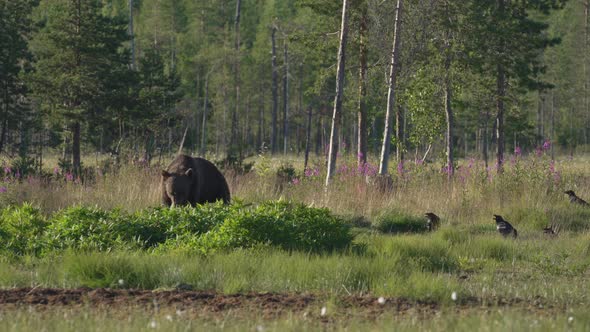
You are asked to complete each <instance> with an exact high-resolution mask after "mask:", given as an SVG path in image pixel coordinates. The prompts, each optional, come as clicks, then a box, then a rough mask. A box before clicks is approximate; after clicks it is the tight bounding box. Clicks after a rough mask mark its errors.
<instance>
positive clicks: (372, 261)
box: [0, 155, 590, 331]
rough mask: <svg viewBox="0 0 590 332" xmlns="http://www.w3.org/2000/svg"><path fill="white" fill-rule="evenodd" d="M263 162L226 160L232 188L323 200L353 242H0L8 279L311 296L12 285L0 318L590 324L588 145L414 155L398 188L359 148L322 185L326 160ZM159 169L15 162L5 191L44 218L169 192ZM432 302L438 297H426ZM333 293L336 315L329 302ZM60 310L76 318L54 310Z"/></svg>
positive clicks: (264, 324) (327, 324)
mask: <svg viewBox="0 0 590 332" xmlns="http://www.w3.org/2000/svg"><path fill="white" fill-rule="evenodd" d="M252 161H253V162H254V163H255V164H254V171H253V172H251V173H248V174H242V175H237V174H234V173H232V172H226V177H227V178H228V182H229V184H230V187H231V192H232V195H233V197H234V199H237V200H239V201H242V202H243V204H250V203H252V204H254V205H256V204H259V203H261V202H263V201H267V200H277V199H281V200H289V201H294V202H302V203H304V204H306V205H308V206H313V207H326V208H328V209H329V210H330V211H331V212H332V214H334V215H336V216H337V217H338V218H339V219H340V220H341V222H343V223H345V224H347V225H349V226H350V227H351V228H350V232H351V233H352V234H353V235H354V240H353V244H352V245H351V246H349V247H348V248H346V249H344V250H337V251H333V252H311V251H301V250H285V249H280V248H277V247H275V246H273V245H265V244H264V243H261V244H260V245H256V246H253V247H248V248H235V249H231V250H220V251H215V252H210V253H202V252H193V251H191V250H187V249H186V248H182V247H178V248H175V247H172V246H169V247H166V249H165V250H163V249H159V250H139V249H137V250H136V249H121V248H109V249H108V250H101V251H97V250H75V249H67V250H63V251H55V252H50V253H48V254H46V255H41V256H39V255H16V256H15V255H2V256H1V257H0V287H2V288H3V289H7V290H9V289H13V288H18V287H31V288H32V289H44V288H60V289H64V288H65V289H75V288H80V287H91V288H101V287H106V288H113V289H146V290H156V291H169V290H174V289H178V288H182V287H185V286H188V287H189V288H190V289H191V291H193V292H196V293H198V292H215V293H216V294H222V295H224V294H225V295H231V294H250V293H252V294H267V293H271V294H290V295H292V296H294V297H295V298H300V297H301V296H305V294H309V295H310V296H313V297H314V298H315V299H316V300H315V301H313V303H311V304H309V305H306V306H305V307H304V308H295V309H294V308H290V307H288V306H287V307H286V308H284V309H283V310H280V311H279V312H277V313H273V315H271V316H270V317H268V316H267V315H264V314H263V311H261V310H252V308H251V307H250V308H249V307H248V306H244V307H243V308H242V307H240V306H238V307H236V308H233V309H230V310H219V311H215V310H214V311H213V312H207V313H202V312H201V313H194V314H193V315H192V316H191V315H188V314H187V316H182V317H180V316H178V315H176V310H177V308H176V307H175V306H162V308H161V309H160V311H157V312H154V311H153V310H151V309H146V308H138V307H134V306H131V305H129V306H123V307H122V308H121V309H120V310H115V311H112V310H108V308H102V309H101V308H99V307H96V306H93V305H89V304H81V305H80V304H79V305H76V306H73V307H72V306H69V305H64V306H60V305H58V306H47V305H46V306H43V305H40V304H38V303H33V304H31V303H27V302H26V300H24V302H23V303H21V304H20V305H19V304H18V303H17V304H13V303H4V304H2V303H3V302H2V300H1V299H0V306H4V307H5V308H6V309H7V310H8V311H4V312H3V313H2V316H0V318H1V319H0V329H2V330H15V331H16V330H19V331H21V330H39V329H43V328H46V329H49V330H79V329H80V326H86V327H88V326H89V327H90V328H91V329H94V330H112V329H115V328H114V327H116V329H117V330H143V329H146V328H149V327H155V328H157V329H166V330H187V329H188V330H211V329H229V330H280V331H284V330H315V329H325V328H329V329H335V330H384V329H386V330H390V329H395V330H459V331H461V330H465V331H468V330H469V331H471V330H473V329H474V327H477V329H478V330H484V331H485V330H494V331H496V330H535V331H544V330H570V329H571V330H588V329H590V316H589V315H588V314H587V310H585V308H586V306H587V303H588V301H589V300H590V278H589V277H590V275H589V272H590V255H589V253H590V232H589V230H590V208H584V207H582V206H574V205H572V204H570V202H569V201H568V199H567V195H565V194H564V193H563V192H564V191H565V190H568V189H572V190H574V191H576V193H577V194H578V195H579V196H580V197H582V198H590V166H589V161H590V160H588V159H586V158H584V157H579V158H578V157H577V158H568V157H565V158H561V159H558V160H556V161H555V162H553V161H551V160H550V159H549V158H548V157H547V156H545V155H540V156H529V157H527V158H522V159H521V158H520V157H517V158H513V159H512V160H510V161H509V162H507V163H506V169H505V172H504V173H503V174H497V173H496V172H495V171H494V170H486V169H485V167H484V166H483V165H482V163H481V162H477V161H475V160H463V161H461V163H460V167H459V169H458V171H457V174H456V176H455V178H454V179H453V181H450V182H449V181H448V180H447V179H446V174H444V172H443V171H441V169H440V168H439V167H438V166H437V165H433V164H430V165H420V164H416V163H411V162H407V163H406V164H405V165H403V166H399V165H398V167H397V169H394V170H392V171H393V174H392V176H393V179H394V188H393V190H392V191H391V192H382V191H379V190H377V189H375V188H374V187H372V186H371V185H368V184H367V181H366V175H367V174H368V175H371V174H372V173H371V172H373V168H372V167H373V166H370V165H369V166H365V167H363V168H360V169H359V168H357V166H356V165H354V163H353V162H352V161H349V162H345V163H343V164H342V165H344V166H341V167H340V168H339V172H338V174H337V175H336V178H335V180H334V182H333V185H332V186H331V188H330V189H329V190H328V191H325V190H324V188H323V182H324V177H323V174H324V171H323V167H321V166H320V165H319V163H317V162H316V163H315V164H313V166H312V167H311V168H310V169H309V170H308V171H307V172H303V171H298V172H297V171H296V173H295V174H294V175H293V176H292V177H290V178H288V179H284V178H283V181H278V180H277V176H276V173H277V169H279V168H281V167H282V168H283V169H284V168H285V167H286V165H287V164H288V163H291V164H292V165H294V166H297V165H298V164H299V163H300V160H299V159H297V158H295V157H293V159H292V160H287V159H282V160H275V159H271V158H269V157H265V156H263V157H257V158H255V159H253V160H252ZM51 166H52V165H48V172H52V170H53V167H51ZM296 169H297V168H296ZM158 174H159V168H158V167H152V168H146V167H140V166H131V165H130V166H125V167H122V168H121V169H120V170H119V171H118V172H112V173H109V172H102V171H101V172H98V171H97V172H96V174H95V179H94V180H93V181H87V182H80V183H78V182H77V181H76V179H68V178H67V177H66V174H62V173H61V172H60V171H59V170H58V171H57V172H55V174H53V175H52V180H51V181H49V182H47V181H42V180H40V179H38V178H35V177H31V178H24V179H16V176H15V174H14V172H13V171H12V170H11V173H7V174H6V177H7V178H6V179H5V180H4V185H3V186H4V187H5V188H6V190H5V192H3V193H0V205H1V206H3V207H6V206H13V205H15V204H16V205H19V204H21V203H23V202H30V203H31V204H32V205H33V206H35V207H37V208H38V209H40V211H41V213H42V214H44V215H47V216H51V215H52V214H54V213H56V212H57V211H59V210H60V209H63V208H66V207H70V206H72V205H81V206H90V207H98V208H100V209H104V210H111V209H114V208H120V209H123V210H124V211H127V212H128V213H134V212H136V211H139V210H142V209H146V208H149V207H153V206H157V205H158V204H159V201H158V200H159V183H158V180H159V178H158ZM3 191H4V190H3ZM427 211H432V212H435V213H436V214H438V215H439V216H440V217H441V219H442V226H441V228H440V229H439V230H438V231H437V232H434V233H426V232H424V230H425V229H424V227H423V225H424V223H425V219H424V218H423V214H424V213H425V212H427ZM493 214H500V215H503V216H504V217H505V218H506V219H507V220H509V221H510V222H511V223H512V225H513V226H514V227H515V228H517V229H518V234H519V236H518V238H517V239H512V238H503V237H502V236H501V235H500V234H498V232H497V231H496V228H495V223H494V220H493V219H492V215H493ZM3 222H6V221H3ZM550 224H552V225H556V226H557V227H558V228H559V230H560V232H559V235H558V236H548V235H546V234H543V231H542V230H543V227H545V226H548V225H550ZM358 296H369V297H371V299H372V300H370V301H369V302H371V303H373V304H372V305H371V307H370V308H369V309H367V308H365V307H363V306H362V305H360V304H358V303H357V304H353V305H344V304H343V303H346V301H347V300H346V299H348V298H350V297H358ZM379 297H383V298H384V300H385V301H386V303H394V302H396V301H400V299H403V301H404V302H403V303H408V304H407V306H408V307H409V309H408V310H404V311H403V312H400V311H399V310H397V309H394V308H393V307H390V306H383V307H381V306H379V305H376V304H375V301H377V300H376V299H377V298H379ZM25 298H26V297H25ZM355 303H356V302H355ZM396 303H397V302H396ZM424 303H428V304H429V305H430V307H428V310H423V309H424V308H422V307H421V305H422V304H424ZM322 307H325V308H326V311H327V312H328V314H326V315H324V316H322V315H320V311H321V308H322ZM397 308H398V309H399V306H398V307H397ZM168 315H169V316H170V317H168ZM62 316H63V317H67V319H61V318H56V317H62ZM152 322H155V323H152Z"/></svg>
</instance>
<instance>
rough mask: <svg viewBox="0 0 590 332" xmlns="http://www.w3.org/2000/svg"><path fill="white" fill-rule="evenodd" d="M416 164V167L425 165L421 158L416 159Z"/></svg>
mask: <svg viewBox="0 0 590 332" xmlns="http://www.w3.org/2000/svg"><path fill="white" fill-rule="evenodd" d="M414 163H415V164H416V166H422V165H424V160H422V159H420V158H416V160H415V161H414Z"/></svg>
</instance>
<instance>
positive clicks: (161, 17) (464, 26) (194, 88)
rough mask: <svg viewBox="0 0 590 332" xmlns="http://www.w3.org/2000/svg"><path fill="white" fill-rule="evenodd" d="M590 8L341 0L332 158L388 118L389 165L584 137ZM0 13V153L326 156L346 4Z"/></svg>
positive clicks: (171, 2)
mask: <svg viewBox="0 0 590 332" xmlns="http://www.w3.org/2000/svg"><path fill="white" fill-rule="evenodd" d="M588 2H589V1H569V2H566V1H563V0H527V1H518V2H514V1H507V0H495V1H489V0H461V1H458V0H405V1H398V0H396V1H381V0H349V1H348V13H347V15H348V16H347V17H348V43H347V44H346V46H345V47H346V49H345V50H346V65H345V67H344V87H343V99H342V110H343V111H342V118H341V128H340V130H339V132H338V137H337V138H338V139H337V141H338V142H339V151H340V153H341V154H346V153H349V154H353V155H355V156H358V158H359V161H361V162H362V161H364V160H365V158H366V157H367V155H369V156H375V157H376V156H378V155H379V153H380V151H381V146H382V142H383V131H384V128H385V118H386V110H390V111H391V112H392V115H391V118H392V123H391V126H392V127H393V130H392V138H391V143H392V151H396V155H397V158H398V160H403V159H404V158H405V159H410V158H412V159H413V158H418V159H424V158H426V157H427V155H428V157H429V158H432V157H438V156H439V155H440V156H441V157H442V156H443V155H445V154H446V155H447V156H446V157H445V160H446V162H447V163H449V165H453V164H454V160H453V158H452V157H453V156H455V157H463V156H477V157H481V158H483V159H484V160H486V162H487V161H488V160H493V159H496V161H495V162H496V163H499V164H501V163H502V161H503V158H504V153H505V152H509V153H510V152H511V151H513V150H514V149H515V148H516V147H519V148H521V149H528V150H532V149H534V148H535V147H536V146H538V145H540V144H542V143H543V142H545V141H550V142H551V143H552V144H553V146H560V147H562V148H564V149H567V150H568V151H570V150H572V151H573V149H574V148H576V147H578V146H582V145H585V144H587V143H588V135H589V134H590V133H589V129H590V126H589V125H590V114H589V112H588V107H589V100H588V89H590V87H589V85H588V75H589V74H588V68H587V67H588V55H587V54H588V31H589V30H588V6H589V4H588ZM397 7H399V8H400V10H399V13H398V14H399V23H398V26H397V28H396V20H395V17H396V8H397ZM0 9H1V10H0V32H1V33H0V88H1V93H0V106H1V108H0V152H1V153H4V154H8V155H9V156H20V160H21V162H22V163H23V164H31V163H33V162H35V161H36V162H37V164H38V163H39V159H40V158H41V156H42V154H43V151H53V150H49V149H55V151H60V152H61V153H63V154H62V158H61V162H62V167H64V168H70V167H71V168H73V170H74V171H78V170H79V169H80V167H81V158H80V156H81V155H82V154H84V153H94V152H97V153H107V152H110V153H113V154H121V153H125V154H127V155H128V156H131V157H133V158H136V159H140V158H141V159H143V160H145V161H146V162H150V160H152V159H153V158H154V157H158V158H160V157H161V156H162V155H167V154H169V153H173V152H175V151H176V150H177V149H178V146H179V145H180V144H181V142H184V144H183V145H184V148H185V151H187V152H190V153H193V154H201V155H204V154H215V155H216V156H218V157H215V158H216V159H220V158H225V157H227V158H228V160H240V158H243V157H246V156H249V155H252V154H254V153H257V152H258V151H261V150H264V151H266V150H267V149H268V150H269V151H270V152H272V153H276V154H279V153H281V154H282V153H303V152H304V151H305V149H306V147H308V148H309V149H310V150H311V153H315V154H317V155H318V156H325V155H326V154H327V152H328V151H327V145H328V141H329V135H330V125H331V120H332V111H333V107H334V94H335V91H336V80H335V77H336V69H337V68H336V62H337V55H338V54H337V53H338V46H339V35H340V33H339V30H340V25H341V10H342V3H341V2H340V1H330V0H288V1H287V0H285V1H283V0H281V1H278V0H231V1H223V0H199V1H192V0H159V1H155V0H102V1H99V0H0ZM394 34H396V35H397V38H398V40H399V45H398V50H397V57H398V58H397V60H396V63H395V66H394V68H393V69H392V67H391V63H392V49H391V46H392V45H393V39H394ZM394 53H395V52H394ZM394 72H395V75H394V76H395V77H396V80H390V77H393V76H392V73H394ZM390 82H392V83H394V84H389V83H390ZM389 89H391V91H394V92H395V95H394V96H395V98H391V100H390V107H388V106H387V105H388V99H389V98H388V95H389V94H390V93H388V90H389ZM392 96H393V95H392ZM447 133H448V134H450V139H449V140H448V141H447V142H450V144H448V145H446V144H445V143H444V142H445V140H446V139H445V137H446V135H448V134H447ZM404 153H406V155H404ZM494 155H495V156H496V158H493V157H492V156H494ZM224 156H225V157H224ZM490 163H492V164H493V161H490ZM452 168H453V167H450V169H451V170H452Z"/></svg>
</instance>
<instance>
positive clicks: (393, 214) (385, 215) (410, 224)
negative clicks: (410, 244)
mask: <svg viewBox="0 0 590 332" xmlns="http://www.w3.org/2000/svg"><path fill="white" fill-rule="evenodd" d="M373 223H374V226H375V228H377V229H378V230H379V231H380V232H383V233H423V232H426V231H427V228H426V221H425V220H424V218H420V217H416V216H413V215H409V214H406V213H403V212H401V211H398V210H387V211H384V212H382V213H381V214H379V215H378V216H377V217H376V218H375V220H374V222H373Z"/></svg>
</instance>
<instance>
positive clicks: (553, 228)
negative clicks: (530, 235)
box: [543, 225, 559, 236]
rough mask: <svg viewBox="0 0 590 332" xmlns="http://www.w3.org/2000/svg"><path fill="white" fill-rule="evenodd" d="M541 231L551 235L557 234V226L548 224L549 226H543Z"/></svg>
mask: <svg viewBox="0 0 590 332" xmlns="http://www.w3.org/2000/svg"><path fill="white" fill-rule="evenodd" d="M543 233H544V234H547V235H551V236H557V235H558V234H559V226H555V225H550V226H549V227H545V228H543Z"/></svg>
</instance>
